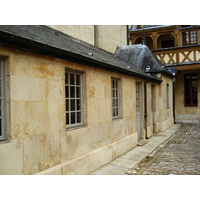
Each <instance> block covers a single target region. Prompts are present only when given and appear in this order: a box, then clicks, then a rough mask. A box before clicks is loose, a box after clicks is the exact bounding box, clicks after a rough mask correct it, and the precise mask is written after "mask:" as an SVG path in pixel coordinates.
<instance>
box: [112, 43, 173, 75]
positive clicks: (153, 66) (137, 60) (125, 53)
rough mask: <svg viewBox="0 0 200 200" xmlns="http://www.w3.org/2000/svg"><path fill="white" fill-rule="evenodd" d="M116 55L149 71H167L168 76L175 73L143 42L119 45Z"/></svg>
mask: <svg viewBox="0 0 200 200" xmlns="http://www.w3.org/2000/svg"><path fill="white" fill-rule="evenodd" d="M115 55H116V56H117V57H119V58H121V59H123V60H125V61H127V62H129V63H134V64H135V65H136V66H137V67H138V68H140V69H142V70H143V71H146V69H147V68H149V69H148V73H151V72H154V73H156V72H157V73H160V72H161V73H165V74H166V75H168V76H171V77H173V75H172V74H171V73H170V72H169V71H168V70H167V68H165V67H164V65H163V64H162V63H161V61H160V60H159V59H158V58H157V57H156V56H155V55H154V54H153V53H152V52H151V50H150V49H149V48H148V47H147V46H146V45H142V44H137V45H129V46H124V47H119V48H118V49H116V51H115Z"/></svg>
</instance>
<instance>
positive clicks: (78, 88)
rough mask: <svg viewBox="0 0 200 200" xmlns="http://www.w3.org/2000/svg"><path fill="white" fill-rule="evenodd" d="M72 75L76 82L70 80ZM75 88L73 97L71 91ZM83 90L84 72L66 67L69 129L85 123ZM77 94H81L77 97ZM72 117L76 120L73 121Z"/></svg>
mask: <svg viewBox="0 0 200 200" xmlns="http://www.w3.org/2000/svg"><path fill="white" fill-rule="evenodd" d="M70 75H72V76H74V84H73V83H71V82H70ZM66 76H67V77H68V82H67V79H66ZM77 76H79V78H80V80H79V83H77ZM73 88H74V89H73ZM73 90H74V94H73V97H72V96H71V93H72V91H73ZM67 91H68V93H67ZM83 91H84V90H83V72H80V71H76V70H70V69H67V68H66V69H65V114H66V128H67V129H68V128H74V127H79V126H82V125H84V94H83ZM77 95H79V96H78V97H77ZM72 102H73V103H72ZM72 104H73V106H72ZM67 105H68V106H67ZM79 106H80V108H79V109H78V108H77V107H79ZM73 107H74V108H73ZM72 114H74V116H72ZM72 118H73V120H74V122H72ZM79 118H80V119H79ZM79 120H80V121H79Z"/></svg>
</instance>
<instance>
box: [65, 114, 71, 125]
mask: <svg viewBox="0 0 200 200" xmlns="http://www.w3.org/2000/svg"><path fill="white" fill-rule="evenodd" d="M69 115H70V114H69V113H66V124H67V125H68V124H70V121H69Z"/></svg>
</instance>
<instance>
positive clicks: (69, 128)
mask: <svg viewBox="0 0 200 200" xmlns="http://www.w3.org/2000/svg"><path fill="white" fill-rule="evenodd" d="M85 127H87V126H86V125H85V124H84V125H78V126H73V127H66V131H72V130H75V129H80V128H85Z"/></svg>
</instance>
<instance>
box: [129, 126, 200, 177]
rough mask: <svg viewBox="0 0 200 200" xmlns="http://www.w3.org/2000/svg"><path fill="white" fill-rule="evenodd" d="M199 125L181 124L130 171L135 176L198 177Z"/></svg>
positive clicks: (199, 168)
mask: <svg viewBox="0 0 200 200" xmlns="http://www.w3.org/2000/svg"><path fill="white" fill-rule="evenodd" d="M199 144H200V124H182V125H181V126H180V128H179V129H178V130H177V131H176V132H175V134H174V135H173V136H172V137H171V138H170V139H168V140H167V141H165V142H164V143H163V145H164V146H163V148H161V149H159V148H158V149H156V151H155V153H153V154H152V153H151V154H149V155H148V156H147V157H146V158H145V159H144V160H143V161H142V162H140V163H139V164H138V165H135V166H134V167H133V168H132V169H131V170H130V171H132V172H135V173H134V174H136V175H140V174H141V175H200V147H199Z"/></svg>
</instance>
